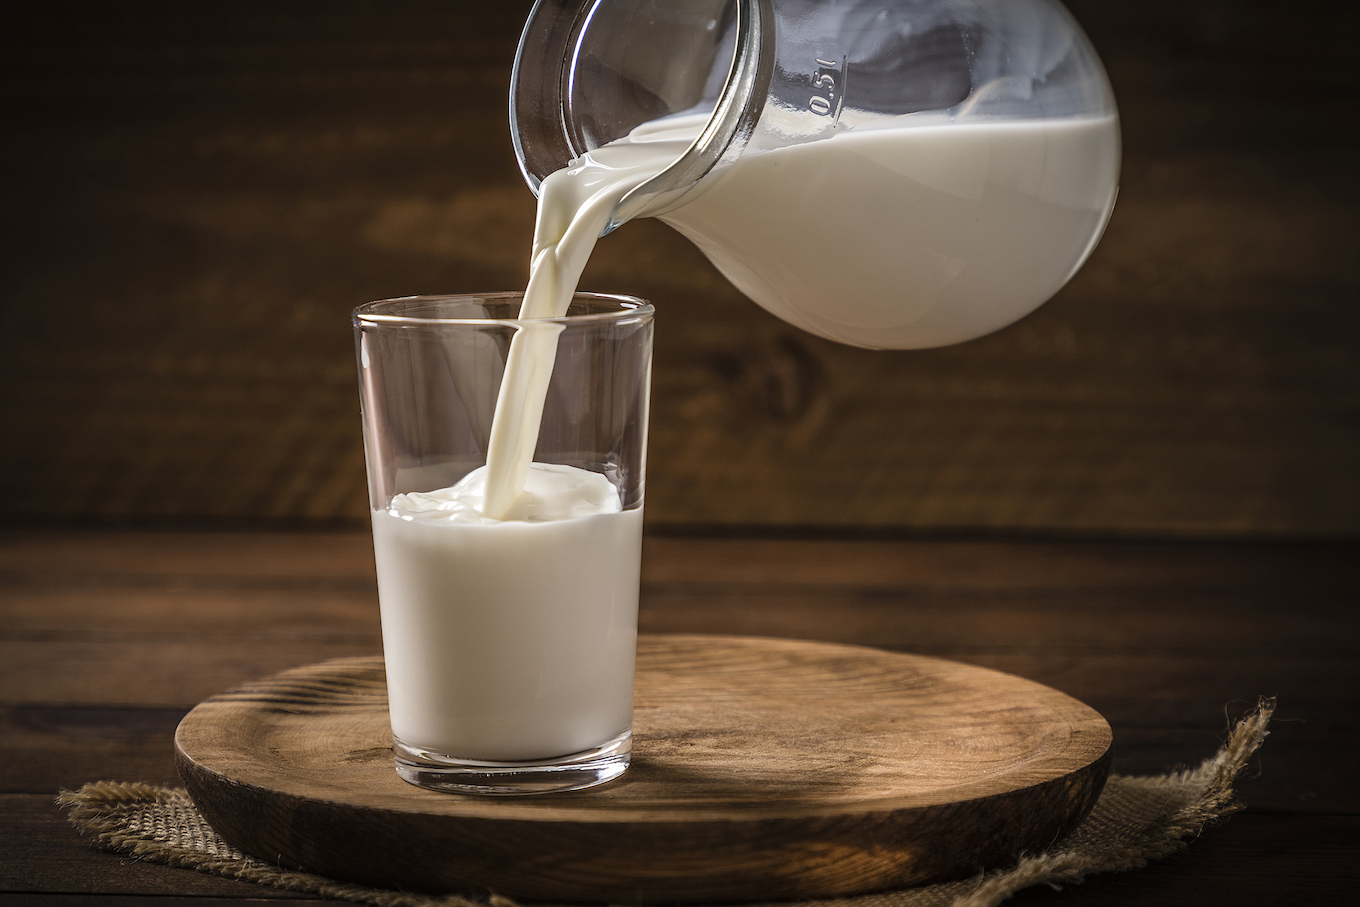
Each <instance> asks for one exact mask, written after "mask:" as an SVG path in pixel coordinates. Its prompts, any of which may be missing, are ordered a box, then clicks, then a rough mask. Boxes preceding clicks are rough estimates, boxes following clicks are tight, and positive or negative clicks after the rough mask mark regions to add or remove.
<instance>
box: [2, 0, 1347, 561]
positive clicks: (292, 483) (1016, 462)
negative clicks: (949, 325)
mask: <svg viewBox="0 0 1360 907" xmlns="http://www.w3.org/2000/svg"><path fill="white" fill-rule="evenodd" d="M1071 6H1072V9H1073V10H1074V12H1075V14H1076V15H1077V17H1078V19H1079V20H1080V21H1081V22H1082V23H1083V24H1084V25H1085V27H1086V28H1087V30H1088V31H1089V33H1090V35H1091V37H1092V39H1093V41H1094V42H1095V44H1096V45H1097V47H1098V48H1099V50H1100V52H1101V53H1102V54H1103V56H1104V59H1105V61H1106V63H1107V66H1108V68H1109V71H1110V75H1111V78H1112V80H1113V83H1114V86H1115V90H1116V93H1117V95H1118V98H1119V102H1120V105H1121V110H1122V114H1123V122H1124V142H1125V155H1126V159H1125V165H1124V171H1123V186H1122V192H1121V195H1120V199H1119V203H1118V206H1117V207H1116V209H1115V213H1114V217H1113V220H1112V221H1111V223H1110V227H1109V230H1108V232H1107V234H1106V236H1105V239H1104V241H1103V243H1102V244H1101V245H1100V246H1099V248H1098V249H1097V250H1096V252H1095V255H1094V257H1093V258H1092V259H1091V261H1090V262H1089V263H1088V264H1087V266H1086V267H1085V269H1084V270H1083V271H1082V272H1081V273H1080V274H1079V275H1078V276H1077V277H1076V279H1075V280H1073V281H1072V283H1071V284H1070V285H1069V286H1068V287H1067V288H1066V289H1065V290H1063V291H1062V292H1061V293H1060V294H1059V295H1058V297H1057V298H1056V299H1054V300H1053V301H1052V302H1051V303H1049V304H1048V305H1046V306H1045V307H1043V308H1042V309H1040V310H1039V311H1038V312H1037V313H1036V314H1034V315H1033V316H1031V317H1029V318H1027V319H1025V320H1024V321H1022V322H1021V323H1019V324H1017V325H1015V326H1013V327H1011V328H1009V329H1007V330H1004V331H1002V332H1000V333H998V334H996V335H994V336H991V337H988V338H985V339H982V340H978V341H975V342H972V343H969V344H965V345H962V346H958V347H954V348H947V349H941V350H935V351H925V352H895V353H883V352H870V351H864V350H856V349H850V348H843V347H838V346H836V345H834V344H831V343H827V342H823V341H821V340H818V339H816V338H813V337H810V336H807V335H803V334H801V333H799V332H797V331H795V330H794V329H791V328H788V327H786V326H785V325H783V324H782V323H780V322H778V321H776V320H775V319H773V318H772V317H770V316H767V315H766V314H765V313H764V312H762V311H761V310H759V309H758V308H756V307H755V306H754V305H752V304H750V303H749V302H747V301H746V300H744V299H743V298H742V297H741V296H740V295H739V294H737V293H736V292H735V291H734V290H733V289H732V288H731V287H730V286H728V285H727V284H726V283H725V281H724V280H723V279H722V278H721V277H719V276H718V275H717V274H716V272H715V271H714V270H713V269H712V268H711V267H710V266H709V265H708V264H707V263H706V262H705V261H704V260H703V259H702V257H701V256H700V255H699V254H698V253H697V252H696V251H695V250H694V249H693V248H692V247H690V246H689V245H688V244H687V243H686V242H685V241H684V240H682V239H681V238H680V237H679V236H678V235H676V234H674V233H672V232H671V231H669V230H668V229H667V228H665V227H664V226H662V225H660V224H658V223H656V222H652V221H645V222H638V223H635V224H632V225H630V226H628V227H627V228H626V229H624V230H621V231H619V232H618V233H616V234H614V235H613V236H611V237H609V238H608V239H606V240H605V241H604V242H603V243H602V244H601V246H600V250H599V254H598V255H597V257H596V259H595V261H594V262H593V263H592V265H591V267H590V269H589V270H588V272H587V275H586V277H585V279H584V281H583V288H584V289H591V290H601V291H614V292H625V293H632V294H637V295H642V296H646V297H649V298H651V299H653V300H654V301H655V302H656V304H657V306H658V310H659V315H658V334H657V337H658V340H657V343H658V351H657V358H656V372H655V405H654V411H653V421H652V445H651V460H650V463H651V470H650V479H651V481H650V486H649V489H648V493H649V498H648V519H649V521H650V524H649V525H650V527H651V529H652V530H653V531H687V532H692V531H704V530H706V529H707V530H712V529H722V530H723V531H740V532H747V531H755V532H758V533H760V532H770V531H775V532H789V531H803V530H811V531H814V532H817V531H822V530H829V529H855V530H857V531H867V532H870V533H881V532H883V531H895V530H908V531H918V532H919V531H926V532H948V533H954V532H977V531H982V532H985V533H989V534H996V533H1001V534H1003V535H1004V534H1006V533H1014V532H1026V533H1041V534H1044V533H1049V534H1060V535H1063V536H1070V535H1077V536H1082V535H1087V534H1097V535H1102V536H1105V537H1110V536H1129V535H1133V536H1154V537H1183V536H1213V537H1220V538H1233V537H1296V538H1297V537H1304V538H1318V537H1333V538H1335V537H1349V538H1354V537H1356V535H1357V533H1360V345H1358V344H1357V340H1358V339H1360V330H1358V328H1360V306H1358V305H1357V303H1358V302H1360V299H1358V298H1357V296H1358V295H1360V294H1358V293H1357V288H1358V287H1360V280H1358V279H1357V278H1358V271H1360V254H1357V250H1358V249H1360V216H1358V214H1357V205H1356V202H1357V197H1358V195H1360V191H1358V189H1360V181H1358V179H1357V175H1356V170H1357V168H1356V167H1355V161H1356V147H1357V143H1356V138H1357V125H1356V123H1357V104H1356V102H1355V97H1356V93H1357V88H1360V86H1358V85H1357V81H1358V79H1357V67H1355V66H1354V65H1353V60H1354V47H1353V41H1354V38H1355V36H1356V35H1357V34H1360V17H1358V16H1357V13H1356V6H1355V5H1354V4H1347V3H1342V2H1326V0H1303V2H1298V3H1293V4H1288V5H1285V6H1281V5H1280V4H1278V3H1268V2H1264V0H1186V2H1180V0H1178V2H1171V0H1153V2H1142V3H1115V2H1112V0H1080V2H1073V3H1072V4H1071ZM527 7H528V3H527V2H526V0H517V2H510V3H486V2H479V3H470V2H458V0H443V2H431V0H424V2H421V0H405V2H386V3H379V2H303V0H269V2H264V0H245V2H232V3H184V2H173V3H172V2H145V0H142V2H127V3H119V4H71V3H68V2H61V0H58V2H51V3H43V4H25V5H24V7H23V8H22V9H21V10H20V11H19V12H17V13H16V12H13V11H11V12H9V13H7V14H6V19H5V22H4V27H3V28H2V29H0V43H2V44H3V53H0V73H2V75H3V80H2V83H0V84H2V85H3V89H2V90H3V96H4V101H5V111H6V112H5V118H4V126H3V139H2V140H0V172H3V173H4V177H3V179H4V185H5V189H4V204H3V206H0V229H2V230H3V245H0V305H3V313H4V331H5V333H4V336H5V354H4V355H3V356H0V386H3V388H4V393H3V394H2V395H0V424H3V426H4V429H3V432H4V440H3V443H2V445H0V516H3V517H4V518H5V519H7V520H8V521H9V522H10V523H11V524H19V525H32V524H34V523H36V522H49V523H57V524H70V523H78V524H94V523H99V524H117V525H128V524H131V525H172V526H173V525H190V524H192V525H216V526H231V525H259V524H261V523H263V522H270V523H274V524H285V525H336V524H340V525H355V526H358V525H361V524H362V523H363V522H364V521H365V518H366V500H365V495H364V475H363V470H362V451H361V447H360V434H359V422H358V412H357V395H356V389H355V374H354V372H355V369H354V364H353V358H352V357H353V354H352V347H351V339H350V328H349V322H348V312H349V310H350V309H351V308H352V307H353V306H355V305H356V304H358V303H361V302H364V301H367V300H369V299H373V298H381V297H386V296H395V295H404V294H411V293H421V292H460V291H473V290H486V289H512V288H517V287H519V286H521V285H522V284H523V282H524V278H525V273H526V257H527V251H526V250H527V248H528V243H529V236H530V229H531V223H532V214H533V200H532V197H531V195H530V193H529V191H528V189H527V188H526V187H525V186H524V184H523V182H522V181H521V179H520V177H519V174H518V171H517V169H516V167H515V162H514V157H513V152H512V149H511V145H510V139H509V136H508V132H507V125H506V114H505V108H506V90H507V84H508V79H509V72H510V64H511V61H512V58H513V53H514V45H515V40H516V37H517V34H518V29H519V26H520V24H521V22H522V19H523V16H524V14H525V12H526V10H527Z"/></svg>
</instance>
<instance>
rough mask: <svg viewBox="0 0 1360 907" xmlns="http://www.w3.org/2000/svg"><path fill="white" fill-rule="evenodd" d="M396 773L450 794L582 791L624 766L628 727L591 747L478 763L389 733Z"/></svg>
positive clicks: (612, 776)
mask: <svg viewBox="0 0 1360 907" xmlns="http://www.w3.org/2000/svg"><path fill="white" fill-rule="evenodd" d="M392 752H393V753H394V754H396V757H397V774H398V775H400V776H401V778H402V780H403V781H406V782H409V783H411V784H414V785H416V786H417V787H424V788H428V789H430V790H438V791H445V792H447V793H454V794H481V795H484V796H491V797H516V796H524V795H527V794H550V793H554V792H557V791H568V790H581V789H582V788H586V787H594V786H595V785H597V784H604V783H605V782H606V781H612V780H613V779H615V778H617V777H618V776H619V775H622V774H623V773H624V772H625V771H626V770H627V769H628V762H629V759H630V758H631V757H632V752H633V732H632V730H627V731H624V732H623V733H622V734H620V735H619V736H617V737H615V738H614V739H613V740H610V741H608V742H607V743H604V744H602V745H600V746H597V747H595V748H594V749H589V750H585V751H584V752H580V753H574V754H572V755H570V756H559V757H558V758H556V759H544V760H541V761H529V762H479V761H474V760H471V759H455V758H454V757H452V756H445V755H443V754H441V753H432V752H430V751H429V750H423V749H420V748H419V747H414V746H410V745H409V744H406V743H404V742H402V740H401V739H399V738H397V737H393V738H392Z"/></svg>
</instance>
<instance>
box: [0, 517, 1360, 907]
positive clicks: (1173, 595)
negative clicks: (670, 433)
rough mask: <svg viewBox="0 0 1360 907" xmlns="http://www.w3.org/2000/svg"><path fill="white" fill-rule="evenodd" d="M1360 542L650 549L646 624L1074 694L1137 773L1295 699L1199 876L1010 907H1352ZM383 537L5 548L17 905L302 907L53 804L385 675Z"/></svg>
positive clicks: (1357, 832) (650, 543) (0, 687)
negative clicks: (200, 706)
mask: <svg viewBox="0 0 1360 907" xmlns="http://www.w3.org/2000/svg"><path fill="white" fill-rule="evenodd" d="M1358 554H1360V546H1356V545H1341V544H1334V545H1304V544H1288V545H1286V544H1275V545H1272V544H1234V545H1225V544H1209V543H1199V544H1186V543H1179V544H1172V543H1165V544H1153V543H1132V542H1059V541H1032V542H1003V541H942V540H900V541H868V540H862V541H828V540H759V539H735V538H730V539H712V538H671V537H650V538H649V539H648V540H647V546H646V554H645V562H644V571H643V606H642V617H641V625H642V629H643V630H644V631H650V632H700V633H707V632H711V633H740V634H755V635H770V636H784V637H801V638H809V639H823V640H832V641H842V642H853V643H862V644H867V645H875V646H882V647H884V648H889V649H898V650H904V651H913V652H922V653H926V654H931V655H939V656H945V657H950V658H956V659H960V660H963V661H969V662H974V663H977V664H982V665H986V666H989V667H993V668H999V669H1001V670H1005V671H1010V672H1013V673H1016V674H1020V675H1023V676H1025V677H1029V678H1032V679H1035V680H1038V681H1041V682H1043V683H1046V684H1049V685H1051V686H1054V687H1057V688H1058V689H1060V690H1063V691H1065V692H1067V693H1070V694H1072V695H1074V696H1076V697H1078V698H1080V699H1083V700H1084V701H1086V702H1087V703H1089V704H1090V705H1092V706H1094V707H1095V708H1097V709H1098V710H1100V711H1101V712H1102V713H1103V714H1104V715H1105V716H1106V717H1107V718H1109V720H1110V722H1111V724H1112V725H1113V726H1114V730H1115V750H1116V763H1115V770H1116V771H1118V772H1123V773H1134V774H1136V773H1155V772H1159V771H1163V770H1165V769H1167V768H1170V767H1173V766H1176V765H1179V764H1193V763H1195V762H1196V761H1197V760H1199V759H1202V758H1204V757H1205V756H1208V755H1209V754H1211V753H1212V752H1214V750H1215V749H1216V748H1217V746H1218V744H1219V742H1220V740H1221V739H1222V737H1223V734H1224V731H1225V729H1226V727H1227V723H1228V720H1229V718H1231V717H1234V716H1236V715H1239V714H1241V713H1242V712H1243V711H1244V710H1246V709H1248V708H1249V707H1251V706H1252V705H1254V704H1255V702H1256V700H1257V697H1258V696H1260V695H1271V696H1277V697H1278V698H1279V710H1278V712H1277V713H1276V718H1275V721H1274V724H1273V725H1272V733H1271V737H1270V739H1269V740H1268V741H1267V743H1266V745H1265V747H1264V749H1263V750H1262V751H1261V753H1260V754H1258V756H1257V757H1256V759H1255V760H1253V763H1252V768H1251V770H1250V772H1249V777H1247V778H1246V779H1244V781H1243V782H1242V784H1241V791H1242V794H1243V796H1244V797H1245V799H1246V801H1247V802H1248V804H1249V807H1250V808H1249V810H1248V811H1247V812H1246V813H1245V814H1242V815H1239V816H1237V817H1234V818H1233V819H1232V820H1231V821H1229V822H1228V823H1227V824H1226V825H1224V826H1223V827H1221V828H1216V829H1213V830H1211V831H1209V832H1207V833H1206V834H1205V835H1204V836H1203V837H1202V839H1200V840H1197V841H1195V842H1194V843H1193V844H1192V845H1191V847H1190V849H1189V851H1188V852H1187V853H1185V854H1183V855H1179V856H1174V857H1171V858H1169V859H1167V860H1165V861H1163V862H1160V863H1157V864H1154V865H1152V866H1150V867H1148V868H1146V869H1143V870H1140V871H1137V872H1131V873H1125V874H1120V875H1115V876H1102V877H1096V878H1093V879H1091V880H1090V881H1088V882H1087V883H1085V884H1083V885H1081V886H1078V887H1076V888H1073V889H1070V890H1067V891H1064V892H1061V893H1054V892H1052V891H1049V890H1047V889H1041V890H1033V891H1029V892H1025V893H1022V894H1021V895H1020V896H1019V897H1017V898H1016V899H1015V901H1013V902H1012V903H1031V902H1049V901H1052V902H1055V903H1056V902H1062V903H1064V904H1070V905H1074V907H1075V905H1081V904H1147V903H1154V902H1155V903H1158V904H1161V905H1173V904H1187V905H1191V904H1194V905H1200V904H1212V903H1234V904H1272V905H1274V904H1295V903H1304V904H1306V903H1338V902H1344V901H1346V900H1347V898H1346V897H1345V895H1346V894H1349V893H1353V890H1354V889H1355V886H1356V885H1357V884H1360V785H1357V784H1356V782H1355V780H1354V770H1355V765H1356V763H1357V758H1356V752H1357V747H1360V729H1358V728H1357V727H1356V723H1355V720H1354V719H1355V716H1356V715H1357V713H1358V712H1360V710H1358V709H1357V706H1358V705H1360V682H1358V681H1360V668H1357V665H1358V664H1360V658H1358V657H1357V656H1360V638H1358V637H1357V633H1356V626H1357V621H1356V618H1355V615H1354V610H1355V606H1356V604H1357V601H1358V600H1360V596H1357V592H1360V572H1358V571H1357V570H1356V569H1355V565H1356V564H1357V563H1360V557H1358V556H1357V555H1358ZM379 645H380V639H379V629H378V607H377V595H376V590H375V584H374V579H373V562H372V553H371V548H370V541H369V537H368V535H367V534H366V533H315V534H280V533H238V534H221V533H178V534H171V533H132V532H128V533H77V532H60V531H44V532H37V531H34V532H18V531H11V532H9V533H6V534H3V535H0V902H2V903H4V904H6V905H10V904H15V905H42V907H48V905H51V907H56V905H68V904H69V905H85V904H89V905H94V904H99V905H105V904H130V903H139V902H142V901H145V900H149V899H150V898H152V897H154V898H155V903H156V904H158V905H167V907H170V905H179V904H186V905H187V904H194V905H215V904H227V903H241V902H244V901H249V900H253V899H267V900H269V901H270V902H272V903H277V902H279V901H287V900H294V899H293V898H290V897H289V896H288V895H287V894H286V893H282V892H276V891H273V890H271V889H264V888H258V887H255V886H253V885H250V884H247V883H239V882H229V881H226V880H220V879H217V878H213V877H209V876H206V875H200V874H197V873H193V872H188V871H184V870H178V869H173V868H169V867H164V866H157V865H148V864H143V863H138V862H134V861H131V860H129V859H125V858H122V857H118V856H113V855H109V854H104V853H100V852H97V851H95V850H93V849H91V848H90V846H89V844H88V843H87V842H86V841H83V840H81V839H80V838H79V837H78V836H77V834H76V833H75V832H74V831H73V830H72V829H71V828H70V826H69V825H68V824H67V822H66V820H65V818H64V817H63V816H62V815H61V813H60V812H59V811H58V810H57V808H56V806H55V804H54V798H55V795H56V792H57V791H58V790H59V789H62V788H72V787H77V786H79V785H81V784H82V783H84V782H86V781H93V780H98V779H115V780H127V781H133V780H137V781H147V782H152V783H158V784H174V783H176V780H177V779H176V778H175V775H174V767H173V760H172V753H171V737H172V734H173V732H174V728H175V725H176V724H177V722H178V721H179V719H180V718H181V717H182V716H183V715H184V713H185V712H186V711H187V710H188V709H189V708H190V707H191V706H193V705H194V704H195V703H197V702H198V701H199V700H201V699H203V698H204V697H206V696H208V695H209V694H211V693H213V692H215V691H217V690H220V689H222V688H224V687H227V686H230V685H232V684H236V683H238V682H240V681H243V680H247V679H250V678H254V677H260V676H263V675H267V674H270V673H272V672H275V671H278V670H281V669H283V668H287V667H290V666H293V665H299V664H306V663H310V662H316V661H321V660H323V659H327V658H333V657H337V656H342V655H357V654H363V653H371V652H374V651H377V650H378V648H379Z"/></svg>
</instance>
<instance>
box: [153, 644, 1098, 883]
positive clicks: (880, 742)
mask: <svg viewBox="0 0 1360 907" xmlns="http://www.w3.org/2000/svg"><path fill="white" fill-rule="evenodd" d="M635 733H636V738H635V748H634V762H633V765H632V767H631V768H630V769H629V771H628V773H627V774H626V775H625V776H624V777H623V778H622V779H620V780H619V781H616V782H614V783H612V784H609V785H606V786H605V787H603V788H599V789H597V790H595V791H585V792H580V793H577V794H568V795H561V796H553V797H542V798H535V799H512V800H506V799H502V798H476V797H462V796H450V795H441V794H437V793H432V792H429V791H425V790H422V789H419V788H416V787H413V786H411V785H407V784H405V783H404V782H402V781H400V780H399V779H398V778H397V776H396V774H395V771H394V770H393V766H392V757H391V752H390V749H389V743H390V730H389V727H388V724H387V716H386V696H385V686H384V682H383V676H382V663H381V661H380V660H378V659H368V660H362V659H361V660H348V661H338V662H330V663H327V664H323V665H317V666H313V667H308V668H302V669H297V670H294V671H289V672H285V673H284V674H281V675H278V676H276V677H273V678H269V679H267V680H264V681H260V682H257V683H253V684H248V685H246V686H243V687H240V688H238V689H237V690H234V691H230V692H227V693H223V694H221V695H219V696H215V697H213V698H212V699H209V700H208V701H206V702H205V703H203V704H202V705H200V706H198V707H197V708H196V709H195V710H194V711H192V712H190V714H189V715H188V716H187V717H186V718H185V720H184V721H183V722H182V723H181V725H180V728H179V731H178V732H177V734H176V747H177V752H178V755H179V761H180V768H181V773H182V775H183V777H184V779H185V782H186V784H187V785H188V787H189V790H190V792H191V794H192V795H193V796H194V799H195V802H197V803H198V804H199V807H200V809H201V810H202V811H203V813H204V815H205V816H206V817H207V818H208V819H209V821H211V822H212V823H213V825H214V827H215V828H217V829H218V831H219V832H220V833H221V834H222V835H223V836H224V837H226V838H227V839H228V840H230V841H232V842H233V843H235V844H236V845H237V846H238V847H241V848H242V849H244V850H247V851H248V852H252V853H258V854H280V855H282V856H281V859H282V860H283V861H284V862H285V863H290V864H291V863H296V864H298V865H301V866H305V867H307V868H309V869H311V870H313V871H318V872H321V873H323V874H326V875H330V876H333V877H338V878H345V879H350V880H354V881H360V882H364V883H366V884H373V885H379V886H383V887H399V888H414V889H418V890H425V891H460V890H461V891H467V890H472V891H477V892H487V891H490V892H495V893H498V894H502V895H506V896H510V897H521V898H529V899H537V900H551V901H557V900H567V901H584V902H595V901H606V900H608V901H616V900H626V901H629V902H645V903H655V902H666V903H676V902H689V903H698V902H704V901H708V902H725V901H741V900H759V899H771V898H802V897H830V896H837V895H848V894H853V893H859V892H864V891H873V890H880V889H885V888H891V887H900V886H903V885H909V884H916V883H921V882H927V881H933V880H938V879H942V878H952V877H955V876H959V875H964V874H967V873H970V872H973V871H976V869H977V868H978V867H988V866H996V865H1000V864H1002V863H1004V862H1007V861H1008V860H1010V859H1012V858H1013V857H1014V855H1015V854H1016V853H1019V852H1022V851H1032V850H1035V849H1038V848H1042V847H1043V846H1045V845H1046V844H1047V843H1049V842H1051V841H1052V840H1055V839H1056V838H1059V837H1061V836H1062V835H1063V834H1065V833H1066V832H1067V831H1070V830H1071V829H1072V828H1074V827H1075V825H1076V823H1077V822H1078V821H1080V819H1081V818H1083V817H1084V816H1085V814H1086V812H1087V811H1088V810H1089V809H1090V807H1091V806H1092V805H1094V802H1095V798H1096V796H1097V795H1098V794H1099V792H1100V789H1101V787H1102V786H1103V784H1104V778H1105V775H1106V773H1107V772H1108V770H1109V759H1110V753H1109V747H1110V739H1111V738H1110V732H1109V726H1108V725H1107V724H1106V723H1105V721H1104V719H1102V718H1101V717H1100V716H1099V715H1098V714H1097V713H1096V712H1094V711H1093V710H1091V709H1089V708H1088V707H1086V706H1084V705H1082V704H1081V703H1079V702H1077V701H1075V700H1073V699H1071V698H1069V697H1067V696H1064V695H1063V694H1061V693H1058V692H1057V691H1055V690H1052V689H1048V688H1045V687H1041V686H1039V685H1037V684H1034V683H1031V682H1029V681H1025V680H1022V679H1020V678H1017V677H1013V676H1009V675H1004V674H998V673H995V672H991V671H984V670H979V669H977V668H974V667H970V666H967V665H963V664H960V663H957V662H948V661H941V660H938V659H930V658H922V657H920V656H912V655H903V654H894V653H888V652H882V651H878V650H873V649H864V648H859V647H846V646H834V645H827V644H822V643H808V642H791V641H780V640H768V639H753V638H739V637H712V636H705V637H699V636H692V637H684V636H660V637H643V638H642V640H641V641H640V643H639V652H638V685H637V703H636V717H635Z"/></svg>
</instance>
